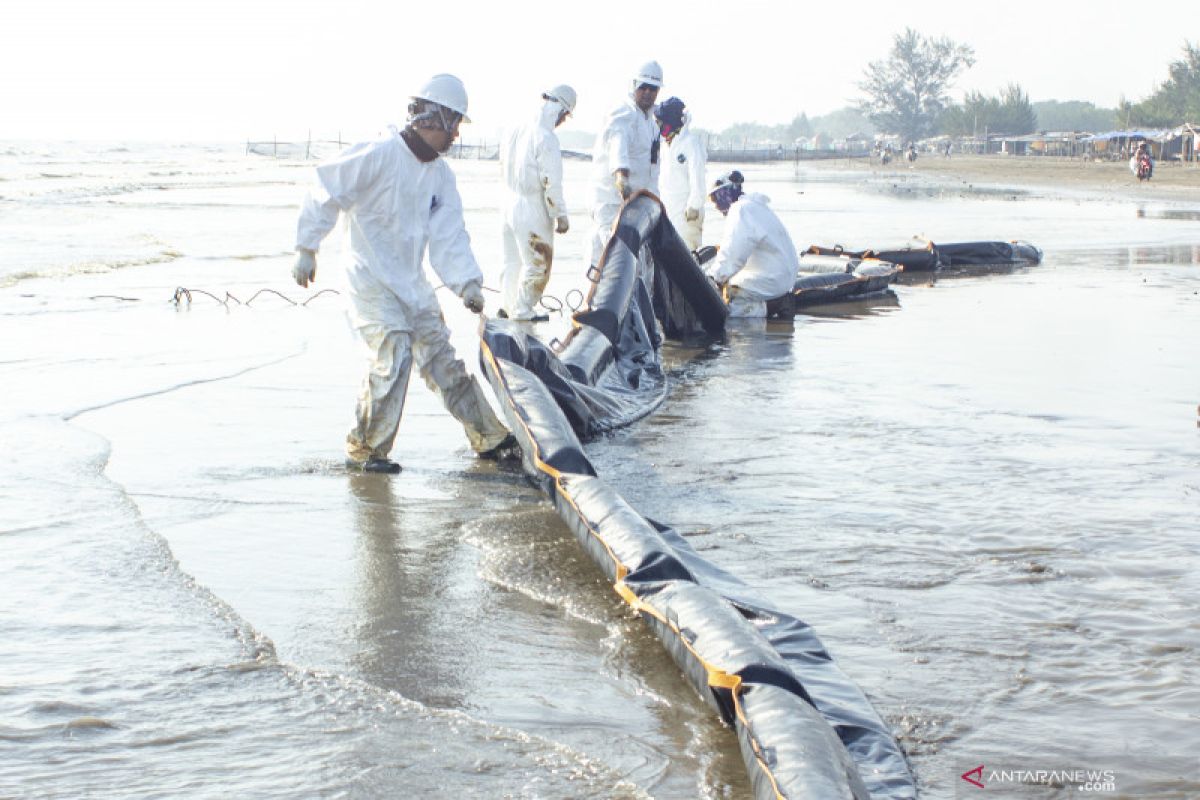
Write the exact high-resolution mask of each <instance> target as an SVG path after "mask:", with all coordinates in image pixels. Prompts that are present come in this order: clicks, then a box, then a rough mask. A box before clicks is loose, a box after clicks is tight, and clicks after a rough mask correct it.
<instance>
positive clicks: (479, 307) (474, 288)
mask: <svg viewBox="0 0 1200 800" xmlns="http://www.w3.org/2000/svg"><path fill="white" fill-rule="evenodd" d="M462 301H463V305H464V306H466V307H467V308H468V309H470V310H471V311H473V312H474V313H476V314H478V313H480V312H481V311H483V290H482V289H480V288H479V284H478V283H476V282H475V281H471V282H470V283H468V284H467V285H466V286H464V287H463V290H462Z"/></svg>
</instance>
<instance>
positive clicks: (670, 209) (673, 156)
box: [654, 97, 708, 250]
mask: <svg viewBox="0 0 1200 800" xmlns="http://www.w3.org/2000/svg"><path fill="white" fill-rule="evenodd" d="M654 117H655V119H657V120H658V130H659V133H661V134H662V138H663V142H664V143H665V146H664V147H663V148H662V150H661V155H662V173H661V177H660V180H661V182H662V201H663V205H664V206H666V209H667V219H669V220H670V221H671V225H672V226H673V227H674V228H675V230H676V231H678V232H679V235H680V236H681V237H683V241H684V242H685V243H686V244H687V246H688V249H689V250H698V249H699V248H700V244H701V239H702V238H703V235H704V168H705V166H706V165H707V164H708V148H706V147H705V146H704V142H703V141H702V140H701V139H700V137H698V136H696V135H694V134H693V133H692V126H691V122H692V117H691V114H689V113H688V110H687V106H686V105H685V104H684V102H683V101H682V100H680V99H679V98H678V97H671V98H668V99H667V100H664V101H663V102H662V103H659V105H658V107H657V108H656V109H655V110H654Z"/></svg>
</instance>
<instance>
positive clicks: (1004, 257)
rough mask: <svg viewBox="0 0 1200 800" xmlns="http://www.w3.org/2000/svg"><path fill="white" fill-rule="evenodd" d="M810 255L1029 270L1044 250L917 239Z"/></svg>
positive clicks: (908, 266) (912, 266) (915, 266)
mask: <svg viewBox="0 0 1200 800" xmlns="http://www.w3.org/2000/svg"><path fill="white" fill-rule="evenodd" d="M807 252H809V253H814V254H818V255H826V256H832V255H846V256H851V257H854V258H877V259H879V260H880V261H890V262H891V263H893V264H898V265H900V266H902V267H904V270H905V271H906V272H915V271H920V270H937V269H950V268H954V269H966V268H971V267H976V268H979V267H991V268H997V267H1030V266H1036V265H1037V264H1040V263H1041V261H1042V251H1041V250H1039V249H1038V248H1037V247H1035V246H1034V245H1032V244H1030V243H1029V242H952V243H949V244H935V243H934V242H931V241H928V240H925V239H916V240H913V241H912V242H908V243H905V244H904V245H902V246H899V247H878V248H867V249H865V250H848V249H846V248H843V247H842V246H841V245H835V246H833V247H822V246H820V245H815V244H814V245H812V246H811V247H809V248H808V251H807Z"/></svg>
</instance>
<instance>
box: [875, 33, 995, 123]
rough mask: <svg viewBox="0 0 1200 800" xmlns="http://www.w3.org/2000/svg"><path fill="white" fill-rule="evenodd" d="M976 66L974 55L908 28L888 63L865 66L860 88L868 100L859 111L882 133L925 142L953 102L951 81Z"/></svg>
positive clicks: (896, 41)
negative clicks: (951, 99)
mask: <svg viewBox="0 0 1200 800" xmlns="http://www.w3.org/2000/svg"><path fill="white" fill-rule="evenodd" d="M974 63H975V51H974V50H973V49H971V48H970V47H968V46H967V45H961V44H957V43H955V42H953V41H951V40H950V39H949V38H946V37H942V38H937V39H934V38H927V37H925V36H922V35H921V34H919V33H917V32H916V31H915V30H913V29H912V28H906V29H905V30H904V33H899V34H896V36H895V39H894V41H893V44H892V51H891V53H890V54H889V55H888V57H887V58H885V59H881V60H880V61H873V62H871V63H870V64H868V65H867V68H866V71H865V78H864V80H862V81H861V82H860V83H859V84H858V88H859V89H861V90H862V91H863V93H864V94H865V95H866V98H865V99H864V100H862V101H861V102H860V103H859V104H858V108H859V109H860V110H861V111H862V112H863V113H864V114H866V115H867V117H868V118H869V119H870V120H871V122H873V123H874V124H875V126H876V127H877V128H879V129H880V130H883V131H886V132H888V133H898V134H900V136H902V137H903V138H905V139H909V140H914V141H915V140H917V139H921V138H924V137H925V136H927V135H928V134H929V133H931V132H932V131H933V128H934V125H935V123H936V122H937V119H938V117H939V115H940V114H941V112H942V109H943V108H945V107H946V105H947V104H948V103H949V102H950V98H949V95H948V94H947V92H948V91H949V88H950V85H951V83H952V81H953V80H954V78H955V77H956V76H957V75H958V74H959V73H960V72H961V71H962V70H964V69H966V68H968V67H970V66H971V65H972V64H974Z"/></svg>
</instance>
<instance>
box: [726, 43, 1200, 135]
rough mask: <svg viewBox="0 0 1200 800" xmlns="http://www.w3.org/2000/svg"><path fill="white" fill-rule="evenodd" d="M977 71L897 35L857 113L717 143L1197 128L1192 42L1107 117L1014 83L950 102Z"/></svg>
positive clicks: (1199, 73) (1199, 113) (1198, 83)
mask: <svg viewBox="0 0 1200 800" xmlns="http://www.w3.org/2000/svg"><path fill="white" fill-rule="evenodd" d="M974 63H975V53H974V50H973V49H972V48H971V47H970V46H968V45H964V44H960V43H957V42H954V41H952V40H951V39H949V38H946V37H927V36H923V35H921V34H920V33H918V32H917V31H915V30H913V29H911V28H907V29H905V31H904V32H903V33H899V34H896V35H895V37H894V39H893V43H892V49H891V51H890V52H889V53H888V55H887V56H886V57H884V58H882V59H880V60H878V61H874V62H871V63H870V64H868V65H867V67H866V69H865V70H864V75H863V79H862V80H861V81H860V82H859V84H858V88H859V89H860V91H861V92H862V95H863V96H862V99H861V100H860V101H859V102H858V103H856V104H855V105H854V106H852V107H849V108H844V109H841V110H839V111H835V112H833V113H832V114H828V115H825V116H824V117H814V118H812V119H809V117H808V116H807V115H806V114H804V113H801V114H799V115H797V116H796V117H795V118H794V119H793V120H792V121H791V122H790V123H786V124H784V125H761V124H758V123H739V124H737V125H733V126H730V127H729V128H726V129H725V130H724V131H721V132H720V133H719V134H716V136H717V137H718V138H719V139H722V140H725V141H730V142H736V141H738V140H752V141H775V142H792V141H795V140H796V139H801V138H809V137H812V136H813V135H814V133H824V134H827V135H829V136H831V137H833V138H844V137H846V136H849V135H850V134H852V133H856V132H857V133H864V134H871V133H874V132H876V131H878V132H882V133H887V134H894V135H898V136H899V137H900V138H902V139H904V140H907V141H917V140H920V139H925V138H928V137H930V136H934V135H939V134H946V135H951V136H984V135H985V134H1004V135H1023V134H1029V133H1035V132H1037V131H1039V130H1042V131H1047V130H1081V131H1104V130H1110V129H1113V128H1134V127H1153V128H1162V127H1171V126H1174V125H1178V124H1179V123H1181V122H1185V121H1190V122H1195V121H1197V120H1200V45H1193V44H1191V43H1189V42H1185V43H1184V47H1183V58H1181V59H1179V60H1176V61H1172V62H1171V63H1170V64H1169V65H1168V70H1167V72H1168V76H1167V79H1166V80H1165V81H1164V82H1163V83H1162V84H1161V85H1160V86H1159V88H1158V89H1157V90H1156V91H1155V92H1154V94H1152V95H1151V96H1150V97H1147V98H1145V99H1143V100H1141V101H1139V102H1136V103H1135V102H1132V101H1127V100H1125V99H1124V98H1122V99H1121V100H1120V102H1119V104H1118V107H1117V108H1111V109H1110V108H1097V107H1096V106H1095V105H1094V104H1092V103H1088V102H1084V101H1079V100H1070V101H1065V102H1059V101H1056V100H1048V101H1041V102H1037V103H1034V102H1032V101H1031V100H1030V97H1029V94H1028V93H1027V92H1026V91H1025V90H1024V89H1023V88H1022V87H1021V86H1020V85H1019V84H1016V83H1011V84H1009V85H1008V86H1006V87H1004V88H1003V89H1002V90H1000V92H999V93H998V94H996V95H992V96H990V95H985V94H983V93H982V92H978V91H971V92H967V93H966V94H965V95H964V96H963V98H962V101H961V102H955V101H954V100H953V99H952V98H951V97H950V89H951V87H952V85H953V83H954V80H955V78H957V77H958V76H959V74H961V73H962V72H963V70H965V69H968V68H969V67H971V66H972V65H974Z"/></svg>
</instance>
